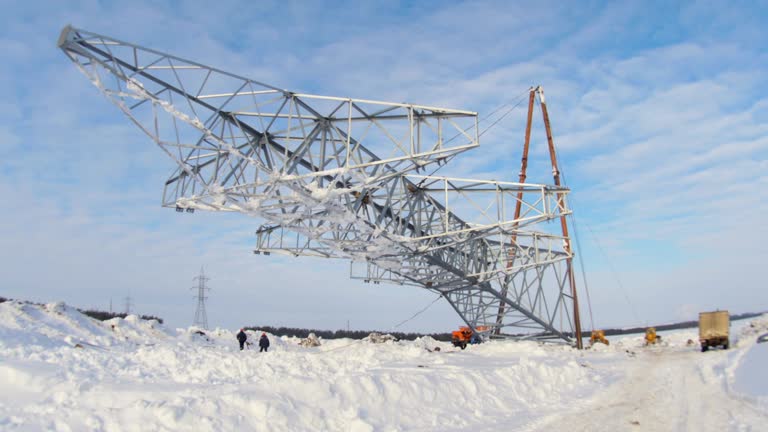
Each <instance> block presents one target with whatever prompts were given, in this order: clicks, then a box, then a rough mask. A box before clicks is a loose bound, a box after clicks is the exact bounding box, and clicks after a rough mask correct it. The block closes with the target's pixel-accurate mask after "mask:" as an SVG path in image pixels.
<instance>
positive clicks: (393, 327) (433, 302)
mask: <svg viewBox="0 0 768 432" xmlns="http://www.w3.org/2000/svg"><path fill="white" fill-rule="evenodd" d="M441 298H443V295H442V294H440V295H438V296H437V298H436V299H434V300H432V302H431V303H429V304H428V305H427V306H426V307H424V308H423V309H421V310H420V311H418V312H416V313H415V314H413V315H412V316H411V317H410V318H408V319H406V320H404V321H401V322H400V323H398V324H397V325H395V326H392V327H390V328H389V329H390V330H393V329H396V328H398V327H400V326H401V325H403V324H405V323H407V322H408V321H411V320H413V319H414V318H416V317H417V316H419V315H421V314H422V313H424V312H426V311H427V309H429V308H430V307H432V305H433V304H435V303H437V301H438V300H440V299H441ZM362 341H363V340H362V339H358V340H356V341H354V342H352V343H349V344H347V345H342V346H340V347H336V348H332V349H329V350H325V351H318V352H317V354H323V353H328V352H332V351H338V350H340V349H344V348H349V347H351V346H352V345H355V344H358V343H360V342H362Z"/></svg>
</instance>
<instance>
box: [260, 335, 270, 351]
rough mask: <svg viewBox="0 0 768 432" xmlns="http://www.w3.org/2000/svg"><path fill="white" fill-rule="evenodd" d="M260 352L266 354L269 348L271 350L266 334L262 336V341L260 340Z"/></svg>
mask: <svg viewBox="0 0 768 432" xmlns="http://www.w3.org/2000/svg"><path fill="white" fill-rule="evenodd" d="M259 348H261V349H260V350H259V352H265V351H267V348H269V339H268V338H267V334H266V333H262V334H261V339H259Z"/></svg>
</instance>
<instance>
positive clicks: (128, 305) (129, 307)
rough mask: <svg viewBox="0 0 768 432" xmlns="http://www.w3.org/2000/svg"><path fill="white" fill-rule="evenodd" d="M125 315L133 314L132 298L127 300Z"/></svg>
mask: <svg viewBox="0 0 768 432" xmlns="http://www.w3.org/2000/svg"><path fill="white" fill-rule="evenodd" d="M110 307H111V306H110ZM125 314H126V315H130V314H131V296H128V297H126V298H125Z"/></svg>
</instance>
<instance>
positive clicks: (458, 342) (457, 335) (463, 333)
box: [451, 326, 488, 349]
mask: <svg viewBox="0 0 768 432" xmlns="http://www.w3.org/2000/svg"><path fill="white" fill-rule="evenodd" d="M475 329H476V330H477V333H480V332H485V331H488V326H477V327H475ZM477 333H476V332H474V331H472V329H471V328H470V327H466V326H464V327H459V329H458V330H454V331H453V332H451V342H452V343H453V346H456V347H459V348H461V349H464V348H466V347H467V345H468V344H471V343H479V342H480V341H481V339H480V336H479V335H478V334H477Z"/></svg>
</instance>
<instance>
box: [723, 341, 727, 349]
mask: <svg viewBox="0 0 768 432" xmlns="http://www.w3.org/2000/svg"><path fill="white" fill-rule="evenodd" d="M723 349H724V350H726V349H728V342H726V343H724V344H723Z"/></svg>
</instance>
